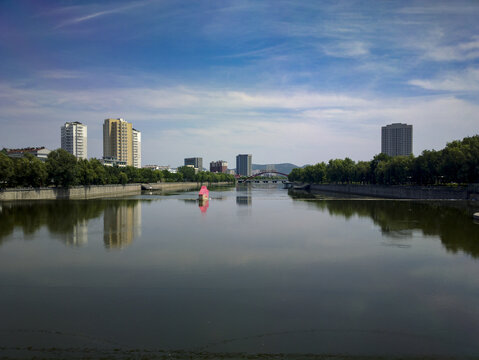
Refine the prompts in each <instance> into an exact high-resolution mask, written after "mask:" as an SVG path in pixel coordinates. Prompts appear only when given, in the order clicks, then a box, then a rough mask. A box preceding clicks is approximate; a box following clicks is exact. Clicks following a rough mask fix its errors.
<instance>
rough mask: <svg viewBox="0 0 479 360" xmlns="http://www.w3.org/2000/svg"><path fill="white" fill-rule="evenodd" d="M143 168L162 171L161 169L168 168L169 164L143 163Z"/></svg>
mask: <svg viewBox="0 0 479 360" xmlns="http://www.w3.org/2000/svg"><path fill="white" fill-rule="evenodd" d="M143 169H151V170H160V171H163V170H168V171H169V170H170V165H166V166H164V165H145V166H143Z"/></svg>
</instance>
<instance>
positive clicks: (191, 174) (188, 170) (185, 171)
mask: <svg viewBox="0 0 479 360" xmlns="http://www.w3.org/2000/svg"><path fill="white" fill-rule="evenodd" d="M178 173H180V174H181V175H182V177H183V180H185V181H196V175H195V169H194V168H192V167H191V166H181V167H179V168H178Z"/></svg>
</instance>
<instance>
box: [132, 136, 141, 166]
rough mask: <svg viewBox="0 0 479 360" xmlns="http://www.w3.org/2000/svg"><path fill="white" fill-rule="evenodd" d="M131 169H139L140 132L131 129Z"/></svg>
mask: <svg viewBox="0 0 479 360" xmlns="http://www.w3.org/2000/svg"><path fill="white" fill-rule="evenodd" d="M132 136H133V143H132V145H133V167H136V168H138V169H139V168H141V132H140V131H138V130H136V129H133V130H132Z"/></svg>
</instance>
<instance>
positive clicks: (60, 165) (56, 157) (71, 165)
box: [46, 149, 78, 187]
mask: <svg viewBox="0 0 479 360" xmlns="http://www.w3.org/2000/svg"><path fill="white" fill-rule="evenodd" d="M46 163H47V171H48V179H49V180H50V181H51V182H52V183H53V184H55V185H56V186H62V187H70V186H72V185H75V184H77V182H78V181H77V176H78V164H77V159H76V158H75V156H73V155H72V154H70V153H69V152H67V151H65V150H63V149H57V150H54V151H52V152H51V153H50V154H48V158H47V162H46Z"/></svg>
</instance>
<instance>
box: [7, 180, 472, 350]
mask: <svg viewBox="0 0 479 360" xmlns="http://www.w3.org/2000/svg"><path fill="white" fill-rule="evenodd" d="M196 197H197V192H184V193H176V194H170V195H165V194H160V193H151V194H149V193H145V194H142V195H138V196H133V197H127V198H121V199H102V200H89V201H51V202H28V203H23V202H22V203H3V204H0V205H1V210H0V294H1V295H0V319H1V321H0V354H1V352H3V354H7V355H12V354H13V355H12V356H15V355H16V354H17V353H16V352H18V351H19V350H21V351H23V352H24V353H25V352H27V353H28V351H37V353H38V352H39V351H40V353H41V351H45V350H41V349H44V348H46V347H55V349H57V350H51V351H58V349H62V348H63V349H70V350H71V349H76V351H78V352H79V353H80V354H81V352H82V351H84V349H96V350H97V351H101V349H106V350H107V349H110V350H111V349H117V350H115V351H120V352H121V351H127V350H128V349H141V350H151V351H157V352H162V351H166V352H168V351H177V353H178V351H180V352H181V353H182V354H198V353H202V354H205V353H210V354H218V353H230V354H231V353H237V352H242V353H249V354H258V353H276V354H279V353H281V354H345V355H348V354H349V355H384V356H387V355H447V356H458V357H463V356H473V355H479V341H478V334H479V224H475V223H474V221H473V220H472V216H471V212H472V211H474V209H473V208H471V205H465V204H463V203H460V202H448V203H438V202H410V201H392V200H364V199H340V198H328V197H323V196H316V197H312V196H308V195H307V196H293V195H292V194H288V192H287V190H284V189H282V188H281V187H277V186H271V185H270V186H266V185H258V186H255V185H252V186H243V187H238V188H234V187H232V188H222V189H221V188H219V189H216V190H211V192H210V200H209V202H206V203H198V201H197V200H196ZM35 349H36V350H35ZM82 349H83V350H82ZM106 350H105V351H106ZM37 353H35V352H34V353H33V354H37ZM42 355H43V356H44V355H45V354H42ZM223 356H226V355H224V354H223Z"/></svg>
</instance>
